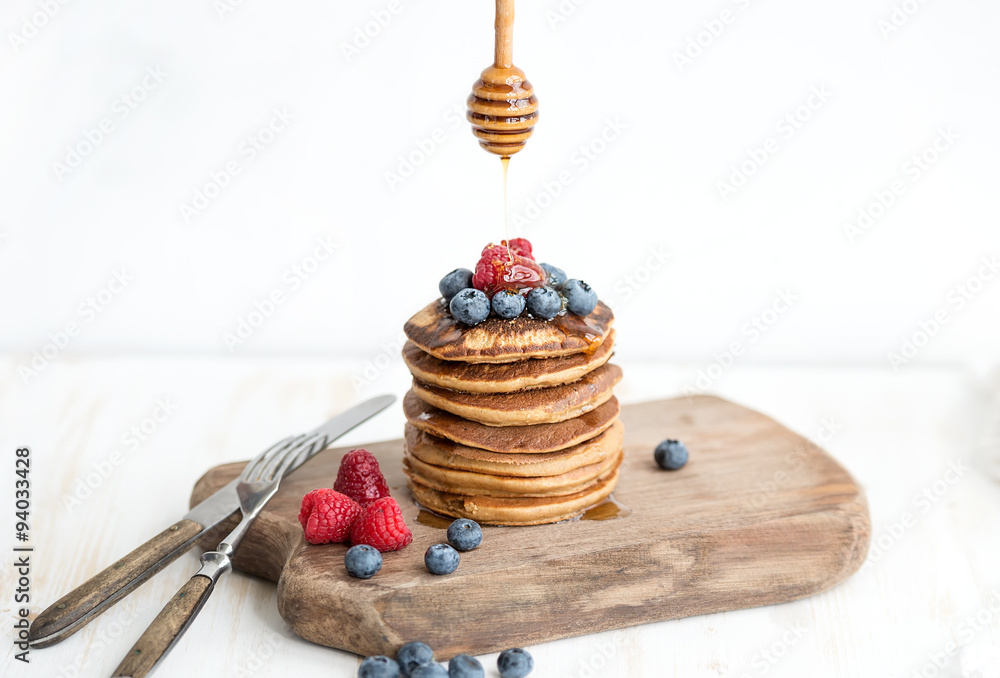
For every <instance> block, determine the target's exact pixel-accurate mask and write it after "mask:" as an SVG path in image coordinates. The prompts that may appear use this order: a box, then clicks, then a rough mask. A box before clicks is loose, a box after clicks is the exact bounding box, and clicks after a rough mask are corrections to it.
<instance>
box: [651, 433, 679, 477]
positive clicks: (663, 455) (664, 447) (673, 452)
mask: <svg viewBox="0 0 1000 678" xmlns="http://www.w3.org/2000/svg"><path fill="white" fill-rule="evenodd" d="M653 457H654V458H655V459H656V463H657V464H659V465H660V468H662V469H666V470H667V471H676V470H677V469H679V468H680V467H682V466H684V464H686V463H687V461H688V448H687V446H686V445H684V443H682V442H680V441H678V440H664V441H663V442H662V443H660V444H659V445H657V446H656V451H655V452H653Z"/></svg>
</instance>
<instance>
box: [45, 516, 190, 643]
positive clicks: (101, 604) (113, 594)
mask: <svg viewBox="0 0 1000 678" xmlns="http://www.w3.org/2000/svg"><path fill="white" fill-rule="evenodd" d="M203 529H204V528H203V527H202V526H201V525H199V524H198V523H196V522H194V521H193V520H182V521H180V522H179V523H176V524H174V525H171V526H170V527H168V528H167V529H165V530H164V531H163V532H161V533H159V534H158V535H156V536H155V537H153V538H152V539H150V540H149V541H147V542H146V543H145V544H143V545H142V546H140V547H139V548H137V549H136V550H134V551H132V552H131V553H130V554H128V555H127V556H125V557H124V558H121V559H120V560H118V562H116V563H114V564H113V565H111V566H110V567H108V568H107V569H105V570H103V571H101V572H99V573H98V574H96V575H94V576H93V577H91V578H90V579H88V580H87V581H86V582H84V583H83V584H81V585H80V586H78V587H77V588H75V589H73V590H72V591H70V592H69V593H67V594H66V595H65V596H63V597H62V598H60V599H59V600H57V601H56V602H55V603H53V604H52V605H50V606H49V607H48V608H46V609H45V610H44V611H43V612H42V613H41V614H40V615H38V617H37V618H36V619H35V621H34V622H32V624H31V628H30V629H29V631H28V643H29V644H30V645H31V646H32V647H48V646H49V645H54V644H56V643H58V642H59V641H61V640H65V639H66V638H68V637H69V636H71V635H73V634H74V633H76V632H77V631H79V630H80V629H81V628H83V627H84V626H86V625H87V623H89V622H90V620H91V619H93V618H94V617H96V616H97V615H99V614H100V613H101V612H103V611H104V610H105V609H107V608H108V607H111V605H113V604H114V603H116V602H117V601H118V600H119V599H121V598H122V597H123V596H125V595H127V594H128V593H129V592H131V591H132V590H133V589H135V588H136V587H137V586H139V585H140V584H142V583H143V582H144V581H146V580H147V579H149V578H150V577H152V576H153V575H154V574H156V573H157V572H159V571H160V570H162V569H163V568H164V567H166V566H167V565H169V564H170V563H172V562H173V561H174V560H176V559H177V557H178V556H180V555H181V554H182V553H184V552H185V551H186V550H187V549H189V548H190V547H191V546H193V545H194V542H195V540H196V539H197V538H198V535H200V534H201V532H202V530H203Z"/></svg>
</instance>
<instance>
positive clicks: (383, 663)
mask: <svg viewBox="0 0 1000 678" xmlns="http://www.w3.org/2000/svg"><path fill="white" fill-rule="evenodd" d="M399 676H400V673H399V664H397V663H396V660H395V659H390V658H389V657H386V656H384V655H376V656H374V657H368V659H366V660H364V661H363V662H361V666H360V667H359V668H358V678H399Z"/></svg>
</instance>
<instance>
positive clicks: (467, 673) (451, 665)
mask: <svg viewBox="0 0 1000 678" xmlns="http://www.w3.org/2000/svg"><path fill="white" fill-rule="evenodd" d="M485 676H486V671H484V670H483V665H482V664H480V663H479V660H478V659H476V658H475V657H470V656H469V655H467V654H460V655H456V656H454V657H452V658H451V661H450V662H448V678H485Z"/></svg>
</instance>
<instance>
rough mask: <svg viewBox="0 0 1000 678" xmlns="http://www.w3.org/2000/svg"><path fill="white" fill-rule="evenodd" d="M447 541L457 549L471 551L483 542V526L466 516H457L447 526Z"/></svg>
mask: <svg viewBox="0 0 1000 678" xmlns="http://www.w3.org/2000/svg"><path fill="white" fill-rule="evenodd" d="M448 542H449V543H450V544H451V545H452V546H454V547H455V548H456V549H457V550H459V551H471V550H472V549H474V548H476V547H477V546H479V545H480V544H481V543H482V542H483V528H481V527H479V523H477V522H476V521H475V520H469V519H468V518H459V519H458V520H456V521H455V522H453V523H452V524H451V525H449V526H448Z"/></svg>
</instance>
